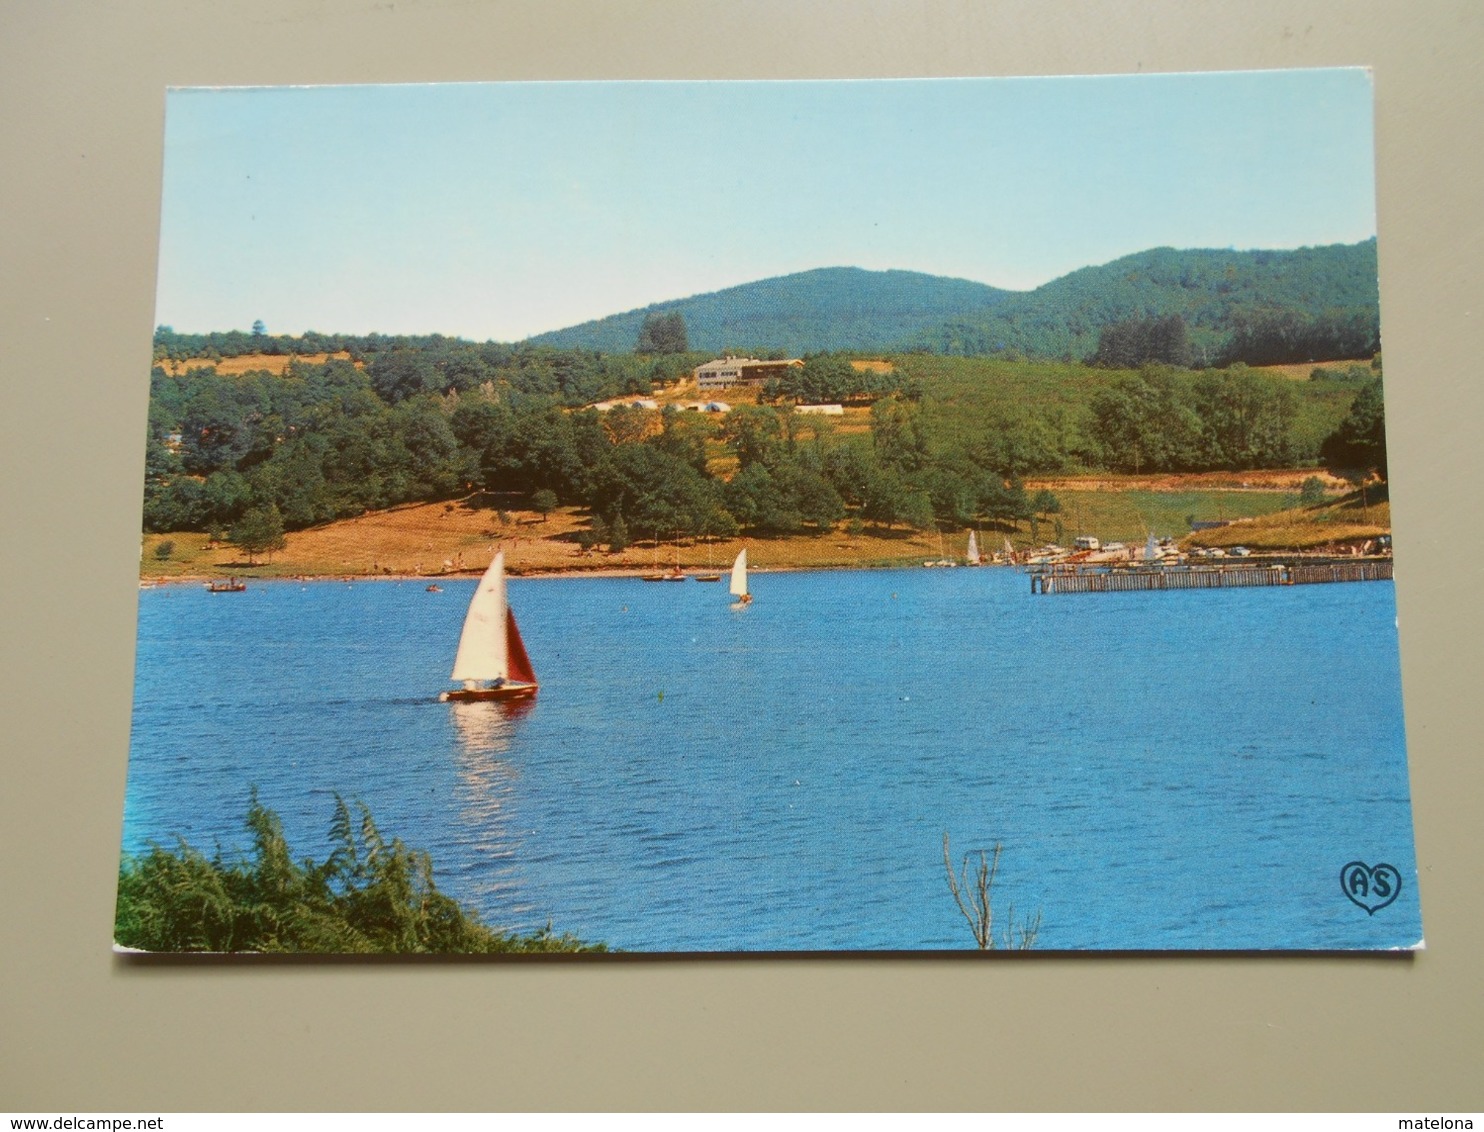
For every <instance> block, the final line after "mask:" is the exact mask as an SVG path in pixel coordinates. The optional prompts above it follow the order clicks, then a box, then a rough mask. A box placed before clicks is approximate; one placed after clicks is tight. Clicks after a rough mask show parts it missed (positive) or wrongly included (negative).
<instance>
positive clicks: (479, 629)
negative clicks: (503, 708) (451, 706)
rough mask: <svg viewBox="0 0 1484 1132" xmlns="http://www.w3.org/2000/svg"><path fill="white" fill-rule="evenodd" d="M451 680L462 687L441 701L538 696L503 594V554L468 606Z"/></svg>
mask: <svg viewBox="0 0 1484 1132" xmlns="http://www.w3.org/2000/svg"><path fill="white" fill-rule="evenodd" d="M449 679H451V680H457V681H459V682H460V683H461V684H462V685H463V687H461V688H457V689H454V690H453V691H448V692H444V693H442V694H441V695H440V696H439V697H438V698H439V699H440V700H443V701H449V700H454V701H459V700H521V699H529V698H530V697H532V696H534V695H535V694H536V688H537V683H536V673H535V671H534V670H533V669H532V668H531V658H530V657H529V656H527V655H526V646H525V643H524V642H523V641H522V640H521V639H520V628H519V627H518V626H517V625H516V623H515V614H514V613H512V612H511V611H510V603H509V601H508V599H507V597H506V593H505V552H504V551H503V550H502V551H499V552H498V553H497V554H496V555H495V558H494V561H493V562H491V563H490V565H489V569H488V570H486V571H485V572H484V577H482V578H480V579H479V586H478V588H477V589H475V591H474V597H473V598H472V599H471V600H470V602H469V612H468V613H467V614H465V615H464V630H463V632H462V633H461V634H460V635H459V648H458V652H457V653H456V654H455V656H454V661H453V672H452V674H451V675H450V676H449Z"/></svg>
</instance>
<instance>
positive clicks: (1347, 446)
mask: <svg viewBox="0 0 1484 1132" xmlns="http://www.w3.org/2000/svg"><path fill="white" fill-rule="evenodd" d="M1319 455H1320V457H1321V458H1322V459H1323V460H1324V462H1325V464H1327V465H1328V466H1329V467H1331V468H1336V469H1343V470H1346V471H1361V472H1368V471H1374V472H1376V473H1378V474H1379V475H1380V476H1381V478H1382V479H1385V478H1387V469H1386V406H1385V405H1384V404H1383V403H1382V400H1381V378H1380V377H1376V378H1373V379H1372V380H1370V381H1368V382H1367V383H1366V384H1365V385H1364V386H1363V387H1362V388H1361V390H1360V392H1359V393H1357V394H1356V395H1355V400H1354V402H1353V403H1352V404H1351V406H1350V411H1349V412H1348V413H1347V414H1346V415H1345V419H1344V420H1343V421H1341V422H1340V427H1339V428H1337V429H1335V431H1334V432H1332V433H1331V434H1330V435H1329V436H1328V437H1326V438H1325V440H1324V443H1323V444H1322V445H1320V448H1319Z"/></svg>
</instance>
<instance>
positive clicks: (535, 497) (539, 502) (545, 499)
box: [531, 487, 557, 523]
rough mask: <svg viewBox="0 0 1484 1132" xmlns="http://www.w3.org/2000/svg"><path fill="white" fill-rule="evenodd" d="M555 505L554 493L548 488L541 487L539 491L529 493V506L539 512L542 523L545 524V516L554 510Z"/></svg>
mask: <svg viewBox="0 0 1484 1132" xmlns="http://www.w3.org/2000/svg"><path fill="white" fill-rule="evenodd" d="M556 505H557V497H556V492H554V491H552V490H551V489H550V488H546V487H543V488H541V490H539V491H534V492H532V493H531V506H532V507H534V508H535V509H536V510H537V511H539V512H541V521H542V522H543V523H544V522H546V518H547V516H548V515H550V514H551V513H552V512H553V511H554V510H556Z"/></svg>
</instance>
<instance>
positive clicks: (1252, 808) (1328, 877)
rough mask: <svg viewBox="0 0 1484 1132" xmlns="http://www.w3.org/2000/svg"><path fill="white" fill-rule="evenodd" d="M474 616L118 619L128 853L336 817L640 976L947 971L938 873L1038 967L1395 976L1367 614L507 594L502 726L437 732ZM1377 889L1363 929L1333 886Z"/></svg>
mask: <svg viewBox="0 0 1484 1132" xmlns="http://www.w3.org/2000/svg"><path fill="white" fill-rule="evenodd" d="M473 588H474V582H473V581H472V580H471V581H467V582H449V583H445V584H444V592H442V593H438V594H431V593H428V592H426V590H425V588H424V586H423V585H422V584H418V583H414V582H404V583H398V582H390V581H386V582H357V583H355V584H346V583H340V582H311V583H299V582H273V583H257V582H255V583H252V584H251V585H250V587H249V589H248V590H247V592H246V593H242V594H233V595H211V594H208V593H206V591H205V590H204V589H203V588H200V587H197V586H185V585H172V586H165V587H159V588H154V589H148V590H143V591H141V593H140V595H139V597H140V606H139V652H138V660H137V673H136V690H135V704H134V730H133V739H132V744H131V754H130V764H129V783H128V794H127V801H126V807H125V829H124V848H125V849H126V850H128V851H138V850H141V849H143V848H145V847H146V846H147V845H148V844H149V843H150V842H152V841H154V842H159V843H162V844H165V845H172V844H174V843H175V840H176V838H178V837H179V838H184V839H185V840H186V841H188V842H190V843H191V844H193V845H195V846H197V847H198V848H201V849H203V850H205V851H207V852H211V851H213V849H214V848H215V847H216V846H218V845H220V846H221V847H223V848H224V849H226V850H228V851H229V852H230V851H234V850H237V849H245V848H246V847H247V846H248V844H249V840H248V835H247V834H246V832H245V830H244V829H243V816H244V814H245V811H246V807H247V802H248V797H249V792H250V790H251V789H252V788H253V787H254V786H256V787H257V789H258V792H259V796H260V798H261V800H262V801H263V803H264V804H265V805H267V806H269V807H270V808H272V809H275V810H277V811H278V813H279V814H280V815H281V816H282V818H283V821H284V826H285V829H286V832H287V833H288V836H289V839H290V843H291V846H292V848H293V851H294V854H295V856H297V857H300V858H302V857H305V856H314V857H316V858H322V857H323V855H324V854H325V853H326V852H327V851H328V847H329V842H328V837H327V831H328V827H329V824H330V820H331V817H332V807H333V797H334V795H335V794H336V793H339V794H341V795H343V796H344V797H346V798H347V799H351V800H360V801H362V802H364V803H365V804H366V805H367V806H368V807H369V808H370V810H371V812H372V814H373V815H374V816H375V818H376V820H377V823H378V825H379V826H380V828H381V830H382V831H383V833H385V834H388V835H395V836H398V837H400V838H402V839H403V840H404V841H405V842H407V843H408V844H409V845H412V846H415V847H418V848H422V849H426V850H427V851H428V852H429V853H430V854H431V856H432V858H433V861H434V864H435V868H436V876H437V880H438V884H439V886H440V887H441V888H443V889H444V890H445V891H447V892H449V893H450V894H451V895H453V896H454V897H456V898H457V899H458V900H460V901H461V902H462V903H464V904H466V905H468V906H471V907H473V908H475V909H476V910H478V912H479V913H480V915H481V917H482V918H483V919H484V920H485V922H486V923H489V924H491V925H494V926H497V927H501V928H506V929H519V930H531V929H535V928H540V927H542V926H544V925H545V924H546V923H547V922H548V921H550V922H551V923H552V924H553V926H554V927H555V928H556V929H557V930H558V931H566V932H573V933H575V934H577V935H579V936H581V937H583V938H585V939H591V940H602V941H605V942H607V943H609V944H610V945H612V946H615V947H620V948H625V949H633V950H642V951H697V950H700V951H759V950H762V951H766V950H855V949H942V948H951V949H958V948H964V947H969V946H972V945H973V941H972V938H971V936H970V934H969V929H968V926H967V925H966V924H965V922H964V921H963V919H962V918H961V916H960V914H959V912H958V909H957V908H956V907H955V905H954V902H953V898H952V895H951V894H950V892H949V890H948V886H947V883H946V880H945V876H944V866H943V850H942V841H943V835H944V833H945V832H946V833H948V834H949V835H950V836H951V838H952V844H953V851H954V857H955V860H957V859H958V858H959V857H960V855H961V854H962V853H963V852H966V851H971V850H978V849H981V848H985V849H988V848H991V847H992V846H993V845H994V844H995V843H1000V844H1001V845H1002V846H1003V855H1002V857H1001V864H1000V872H999V877H998V880H997V883H996V886H995V896H996V906H997V915H998V920H997V923H999V924H1000V925H1003V924H1004V923H1005V922H1006V919H1007V917H1008V913H1009V908H1010V906H1011V905H1012V904H1013V905H1014V908H1015V913H1016V917H1017V919H1019V918H1021V917H1023V915H1024V914H1026V913H1033V912H1036V911H1039V912H1040V913H1041V916H1042V920H1041V931H1040V936H1039V939H1038V941H1037V946H1038V947H1039V948H1047V949H1062V948H1065V949H1082V948H1101V949H1110V948H1111V949H1166V948H1182V949H1183V948H1306V949H1307V948H1323V949H1330V948H1386V947H1406V946H1410V945H1413V944H1415V943H1416V942H1418V941H1419V940H1420V939H1421V936H1422V928H1421V918H1420V910H1419V905H1418V899H1417V886H1416V864H1415V859H1414V855H1413V841H1412V824H1411V807H1410V801H1409V794H1408V785H1407V769H1406V755H1405V746H1404V740H1403V728H1402V710H1401V695H1400V673H1399V668H1398V660H1397V648H1396V629H1395V616H1396V615H1395V604H1394V593H1393V589H1392V585H1391V583H1389V582H1370V583H1355V584H1343V585H1318V586H1295V587H1274V588H1263V589H1234V590H1219V591H1180V592H1163V593H1148V594H1142V593H1131V594H1090V595H1066V596H1032V595H1031V593H1030V592H1029V591H1030V586H1029V583H1028V581H1027V579H1026V578H1025V576H1024V575H1022V574H1019V573H1017V572H1014V571H1011V570H1006V569H992V568H984V569H957V570H923V569H917V570H910V571H858V572H855V571H842V572H828V573H791V574H758V575H754V577H753V586H752V588H753V592H754V594H755V596H756V600H755V601H754V602H753V604H752V605H751V606H748V607H746V608H743V609H738V608H735V607H733V606H732V604H731V602H730V599H729V598H728V596H727V594H726V591H725V588H724V584H722V585H718V584H704V583H699V582H694V581H688V582H685V583H683V584H663V585H659V584H652V583H645V582H642V581H638V580H633V579H608V578H603V579H595V578H585V579H576V578H573V579H512V580H511V582H510V600H511V605H512V608H514V610H515V612H516V615H517V617H518V618H519V620H520V625H521V631H522V634H523V635H524V637H525V641H526V645H527V648H528V650H529V652H530V655H531V658H532V661H533V663H534V666H535V669H536V673H537V675H538V677H539V678H540V681H541V692H540V695H539V697H538V698H537V699H536V701H535V703H534V705H533V706H531V707H530V709H529V710H527V711H525V712H520V713H511V712H509V711H508V710H507V709H504V708H502V707H500V706H498V705H493V704H463V705H451V704H440V703H438V702H436V695H437V693H438V692H439V691H440V690H442V689H444V688H446V687H448V686H449V685H448V681H447V679H446V677H447V675H448V670H449V667H450V665H451V663H452V655H453V649H454V644H455V642H456V641H457V638H458V632H459V627H460V625H461V623H462V620H463V615H464V610H465V607H466V605H467V602H468V599H469V597H470V595H471V594H472V592H473ZM1355 860H1360V861H1364V862H1368V863H1370V864H1373V865H1374V864H1376V863H1378V862H1381V861H1384V862H1386V863H1389V864H1391V865H1393V866H1395V867H1396V868H1397V869H1398V870H1399V872H1400V874H1401V876H1402V877H1403V878H1404V884H1403V890H1402V893H1401V896H1400V898H1399V899H1397V900H1396V901H1395V902H1394V903H1392V904H1391V905H1389V906H1387V907H1385V908H1381V909H1379V910H1377V911H1375V912H1374V914H1370V913H1368V912H1367V911H1366V910H1365V909H1363V908H1361V907H1359V906H1357V905H1356V904H1354V903H1352V902H1351V901H1349V900H1347V899H1346V898H1345V896H1344V894H1343V892H1342V891H1341V886H1340V870H1341V868H1342V866H1344V865H1345V864H1346V863H1347V862H1350V861H1355Z"/></svg>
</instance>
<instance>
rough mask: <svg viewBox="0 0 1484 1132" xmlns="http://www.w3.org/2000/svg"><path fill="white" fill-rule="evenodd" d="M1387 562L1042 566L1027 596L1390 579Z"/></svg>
mask: <svg viewBox="0 0 1484 1132" xmlns="http://www.w3.org/2000/svg"><path fill="white" fill-rule="evenodd" d="M1391 576H1392V574H1391V560H1390V559H1389V558H1388V559H1367V560H1366V561H1364V562H1344V561H1340V562H1274V563H1260V562H1251V563H1247V562H1244V563H1242V564H1241V565H1236V564H1230V565H1228V564H1225V563H1223V564H1221V565H1201V566H1145V567H1135V568H1133V569H1098V568H1096V567H1086V566H1073V567H1061V568H1058V567H1055V566H1051V567H1047V568H1044V569H1041V570H1037V571H1035V572H1033V573H1032V574H1031V593H1033V594H1108V593H1136V592H1142V591H1146V590H1218V589H1233V588H1238V587H1243V586H1311V585H1318V584H1320V583H1324V582H1380V581H1390V580H1391Z"/></svg>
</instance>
